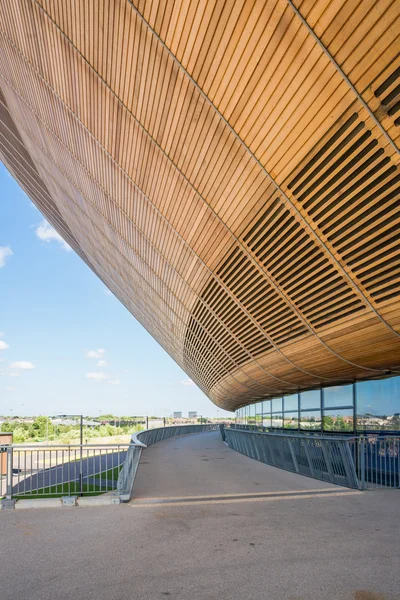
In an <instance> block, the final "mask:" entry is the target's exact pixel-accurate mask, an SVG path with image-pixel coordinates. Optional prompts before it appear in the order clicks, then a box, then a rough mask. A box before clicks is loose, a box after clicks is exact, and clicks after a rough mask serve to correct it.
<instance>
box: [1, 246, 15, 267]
mask: <svg viewBox="0 0 400 600" xmlns="http://www.w3.org/2000/svg"><path fill="white" fill-rule="evenodd" d="M13 254H14V252H13V251H12V250H11V248H10V246H0V269H1V268H2V267H4V266H5V264H6V259H7V258H8V257H9V256H12V255H13Z"/></svg>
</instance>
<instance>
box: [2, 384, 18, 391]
mask: <svg viewBox="0 0 400 600" xmlns="http://www.w3.org/2000/svg"><path fill="white" fill-rule="evenodd" d="M16 389H17V388H15V387H11V385H7V386H6V387H5V388H4V390H5V391H6V392H15V390H16Z"/></svg>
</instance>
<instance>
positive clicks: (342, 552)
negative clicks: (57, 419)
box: [0, 433, 400, 600]
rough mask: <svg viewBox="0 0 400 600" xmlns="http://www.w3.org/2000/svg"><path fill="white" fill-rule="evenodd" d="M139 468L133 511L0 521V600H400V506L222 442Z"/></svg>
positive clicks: (152, 452)
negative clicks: (288, 470)
mask: <svg viewBox="0 0 400 600" xmlns="http://www.w3.org/2000/svg"><path fill="white" fill-rule="evenodd" d="M142 457H143V462H142V464H141V466H140V468H139V473H138V478H137V482H136V484H137V485H136V487H135V497H134V499H133V501H132V502H131V503H130V504H126V505H120V506H104V507H95V508H93V507H92V508H59V509H47V510H46V509H32V510H24V511H3V512H2V513H0V540H1V542H0V597H1V599H2V600H15V599H16V598H17V599H18V600H67V599H68V600H70V598H71V597H72V596H76V597H79V598H84V599H85V600H106V599H107V600H121V599H125V598H126V599H130V598H135V599H136V598H137V599H138V600H157V599H160V600H161V599H162V598H167V597H169V598H173V599H174V600H175V599H176V600H270V599H271V600H400V570H399V568H398V547H399V546H398V544H399V534H400V525H399V523H400V519H399V500H400V494H399V493H398V492H396V491H387V492H386V491H384V492H380V491H377V492H372V491H371V492H364V493H361V492H355V491H352V490H345V489H344V488H339V487H337V486H331V485H326V484H323V483H318V482H316V481H314V480H312V479H307V478H304V477H300V476H298V475H294V474H290V473H285V472H284V471H279V470H276V469H274V468H272V467H268V466H265V465H263V464H260V463H257V462H255V461H252V460H251V459H249V458H246V457H244V456H241V455H239V454H237V453H235V452H234V451H233V450H230V449H229V448H227V447H226V446H225V445H224V444H223V443H222V442H221V441H220V439H219V437H218V434H215V433H210V434H199V435H194V436H187V437H182V438H177V439H171V440H168V441H165V442H161V443H160V444H158V445H155V446H153V447H151V448H149V449H147V450H145V451H144V453H143V455H142ZM188 497H189V498H188Z"/></svg>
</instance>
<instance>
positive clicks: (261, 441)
mask: <svg viewBox="0 0 400 600" xmlns="http://www.w3.org/2000/svg"><path fill="white" fill-rule="evenodd" d="M225 436H226V442H227V443H228V445H229V446H230V448H232V449H233V450H237V451H238V452H241V453H242V454H245V455H246V456H249V457H250V458H255V459H256V460H259V461H261V462H264V463H266V464H267V465H271V466H273V467H278V468H280V469H285V470H286V471H292V472H293V473H299V474H300V475H306V476H308V477H313V478H314V479H320V480H322V481H327V482H330V483H336V484H339V485H344V486H346V487H351V488H358V481H357V475H356V471H355V467H354V462H353V457H352V455H351V452H350V447H349V445H348V442H347V440H346V439H344V438H340V437H336V438H334V437H324V436H312V437H307V436H302V435H301V434H300V435H296V434H291V435H287V434H283V433H257V432H250V431H244V430H238V429H228V428H227V429H225Z"/></svg>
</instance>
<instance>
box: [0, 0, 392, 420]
mask: <svg viewBox="0 0 400 600" xmlns="http://www.w3.org/2000/svg"><path fill="white" fill-rule="evenodd" d="M399 31H400V3H399V2H398V1H397V0H375V1H369V0H368V1H366V0H303V1H300V0H296V1H295V2H292V1H291V0H278V1H276V0H266V1H264V2H251V1H249V0H241V1H236V2H235V1H233V0H232V1H229V0H228V1H227V2H220V1H218V0H212V1H207V0H205V1H204V2H198V0H176V1H172V0H163V1H161V0H160V1H156V0H154V1H147V0H143V1H140V2H139V1H134V2H131V1H128V0H90V1H88V2H83V1H79V0H5V1H4V2H2V3H1V4H0V156H1V159H2V160H3V162H4V164H5V165H6V166H7V168H8V169H9V170H10V172H11V173H12V174H13V176H14V177H15V178H16V179H17V180H18V182H19V183H20V185H21V186H22V188H23V189H24V190H25V191H26V193H27V194H28V195H29V196H30V198H31V199H32V201H33V202H34V203H35V204H36V206H37V207H38V208H39V209H40V210H41V211H42V212H43V214H44V215H45V217H46V218H47V220H48V221H49V222H50V223H51V224H52V225H53V226H54V228H55V229H56V230H57V231H58V232H59V233H60V234H61V235H62V237H63V238H64V239H65V240H66V241H67V242H68V244H70V245H71V247H73V248H74V249H75V250H76V252H78V254H79V255H80V256H81V258H82V259H83V260H84V261H85V262H86V263H87V264H88V265H89V266H90V267H91V268H92V269H93V271H94V272H95V273H96V274H97V275H98V276H99V277H100V278H101V279H102V280H103V281H104V283H105V284H106V285H107V286H108V287H109V288H110V290H111V291H112V292H113V293H114V294H115V295H116V296H117V297H118V298H119V299H120V301H121V302H122V303H123V304H124V305H125V306H126V307H127V308H128V310H129V311H130V312H131V313H132V314H133V315H134V316H135V318H136V319H138V320H139V321H140V323H142V325H143V326H144V327H145V328H146V329H147V330H148V331H149V332H150V334H151V335H153V336H154V338H156V339H157V341H158V342H159V343H160V344H161V345H162V346H163V348H164V349H165V350H166V351H167V352H168V353H169V354H170V355H171V356H172V357H173V358H174V359H175V361H176V362H177V363H178V364H179V365H180V366H181V367H182V368H183V369H184V370H185V371H186V372H187V373H188V375H189V376H190V377H191V378H192V379H193V380H194V381H195V382H196V383H197V384H198V385H199V387H200V388H201V389H202V390H203V391H204V392H205V393H206V394H207V395H208V396H209V397H210V398H211V399H212V400H213V401H214V402H215V403H216V404H217V405H218V406H221V407H223V408H225V409H227V410H235V409H236V408H238V407H239V406H242V405H245V404H249V403H250V402H252V401H256V400H260V399H262V398H271V397H274V396H277V395H281V394H285V393H290V392H293V391H298V390H302V389H313V388H318V387H320V386H322V385H329V384H335V383H342V382H346V381H352V380H354V379H356V378H372V377H379V376H383V375H384V374H388V373H400V302H399V297H400V260H399V259H400V246H399V239H400V227H399V225H400V219H399V204H400V198H399V188H400V186H399V182H400V169H399V139H400V135H399V133H400V41H399V35H398V32H399Z"/></svg>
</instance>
